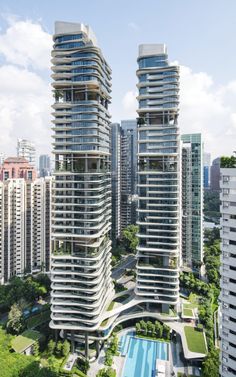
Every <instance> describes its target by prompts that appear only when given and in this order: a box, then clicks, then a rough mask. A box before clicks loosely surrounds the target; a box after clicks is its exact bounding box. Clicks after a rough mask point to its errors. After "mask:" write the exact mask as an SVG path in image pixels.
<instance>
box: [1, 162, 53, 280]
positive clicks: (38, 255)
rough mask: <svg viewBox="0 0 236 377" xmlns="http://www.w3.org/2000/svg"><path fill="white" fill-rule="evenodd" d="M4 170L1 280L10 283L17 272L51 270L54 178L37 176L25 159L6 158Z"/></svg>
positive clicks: (21, 274) (17, 274) (22, 273)
mask: <svg viewBox="0 0 236 377" xmlns="http://www.w3.org/2000/svg"><path fill="white" fill-rule="evenodd" d="M19 160H20V161H21V160H22V163H20V161H19ZM10 161H11V162H10ZM16 161H17V163H16ZM2 169H3V174H2V178H3V179H2V180H1V181H0V243H1V253H0V254H1V257H0V263H1V266H0V274H1V275H0V280H1V282H2V283H6V282H7V281H8V280H9V279H10V278H11V277H12V276H15V275H16V276H23V275H24V274H25V273H37V272H40V271H49V265H50V248H51V243H50V213H51V179H50V178H49V177H48V178H45V179H43V178H41V179H36V178H35V176H36V171H35V170H34V168H33V167H32V166H31V165H29V163H28V161H26V160H24V159H22V158H15V159H14V158H9V159H6V160H5V162H4V164H3V168H2ZM6 172H8V173H9V176H8V177H6ZM13 172H15V174H13ZM30 172H31V174H29V173H30ZM17 173H18V174H17ZM22 173H23V174H22ZM13 175H15V176H13Z"/></svg>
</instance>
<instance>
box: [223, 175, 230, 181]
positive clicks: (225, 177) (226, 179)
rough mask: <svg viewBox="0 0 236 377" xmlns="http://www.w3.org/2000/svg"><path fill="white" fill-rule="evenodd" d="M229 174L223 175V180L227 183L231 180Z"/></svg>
mask: <svg viewBox="0 0 236 377" xmlns="http://www.w3.org/2000/svg"><path fill="white" fill-rule="evenodd" d="M229 179H230V178H229V176H228V175H223V182H224V183H227V182H229Z"/></svg>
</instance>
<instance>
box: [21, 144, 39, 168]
mask: <svg viewBox="0 0 236 377" xmlns="http://www.w3.org/2000/svg"><path fill="white" fill-rule="evenodd" d="M35 155H36V150H35V146H34V144H33V143H32V142H31V141H29V140H26V139H18V140H17V157H24V158H25V159H26V160H27V161H29V163H30V164H31V165H33V166H35V162H36V157H35Z"/></svg>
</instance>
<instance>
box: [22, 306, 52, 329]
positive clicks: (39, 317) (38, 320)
mask: <svg viewBox="0 0 236 377" xmlns="http://www.w3.org/2000/svg"><path fill="white" fill-rule="evenodd" d="M49 320H50V310H45V311H43V312H41V313H39V314H35V315H34V316H32V317H30V318H28V319H27V320H26V325H27V328H28V329H33V328H35V327H37V326H39V325H41V324H42V323H44V322H47V321H49Z"/></svg>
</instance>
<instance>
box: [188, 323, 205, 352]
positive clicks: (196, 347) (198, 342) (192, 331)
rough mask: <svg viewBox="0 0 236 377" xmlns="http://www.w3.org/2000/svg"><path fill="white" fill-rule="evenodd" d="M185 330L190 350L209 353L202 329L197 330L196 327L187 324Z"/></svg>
mask: <svg viewBox="0 0 236 377" xmlns="http://www.w3.org/2000/svg"><path fill="white" fill-rule="evenodd" d="M184 332H185V336H186V339H187V344H188V349H189V351H191V352H197V353H204V354H206V353H207V348H206V342H205V338H204V335H203V333H202V332H201V331H197V330H196V328H194V327H191V326H185V327H184Z"/></svg>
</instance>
